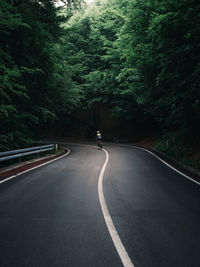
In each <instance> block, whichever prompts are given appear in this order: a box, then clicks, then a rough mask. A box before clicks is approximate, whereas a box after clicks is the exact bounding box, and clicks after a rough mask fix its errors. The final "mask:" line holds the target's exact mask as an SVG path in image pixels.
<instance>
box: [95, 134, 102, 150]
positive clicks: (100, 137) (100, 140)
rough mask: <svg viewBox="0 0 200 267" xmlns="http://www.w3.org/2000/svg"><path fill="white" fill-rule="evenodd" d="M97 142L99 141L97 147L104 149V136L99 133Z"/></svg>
mask: <svg viewBox="0 0 200 267" xmlns="http://www.w3.org/2000/svg"><path fill="white" fill-rule="evenodd" d="M96 140H97V146H98V147H100V148H102V135H101V133H100V132H99V131H97V135H96Z"/></svg>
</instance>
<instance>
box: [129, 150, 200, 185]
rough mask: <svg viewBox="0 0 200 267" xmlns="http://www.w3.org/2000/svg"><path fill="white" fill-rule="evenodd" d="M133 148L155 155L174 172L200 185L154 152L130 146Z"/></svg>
mask: <svg viewBox="0 0 200 267" xmlns="http://www.w3.org/2000/svg"><path fill="white" fill-rule="evenodd" d="M129 147H131V148H138V149H141V150H144V151H146V152H148V153H149V154H151V155H153V156H154V157H156V158H157V159H159V160H160V161H161V162H163V163H164V164H165V165H167V166H168V167H169V168H171V169H172V170H174V171H175V172H177V173H179V174H181V175H182V176H184V177H185V178H187V179H189V180H190V181H192V182H194V183H195V184H197V185H200V182H198V181H196V180H194V179H193V178H192V177H190V176H188V175H187V174H185V173H183V172H181V171H179V170H177V169H176V168H175V167H173V166H172V165H171V164H169V163H167V162H166V161H164V160H163V159H161V158H160V157H159V156H157V155H156V154H154V153H153V152H151V151H150V150H148V149H145V148H143V147H138V146H129Z"/></svg>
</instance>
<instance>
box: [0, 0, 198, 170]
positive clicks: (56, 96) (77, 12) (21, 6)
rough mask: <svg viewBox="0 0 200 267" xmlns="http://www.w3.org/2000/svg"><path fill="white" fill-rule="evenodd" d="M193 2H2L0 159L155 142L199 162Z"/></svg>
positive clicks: (173, 153) (195, 12) (171, 153)
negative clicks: (62, 140) (63, 140)
mask: <svg viewBox="0 0 200 267" xmlns="http://www.w3.org/2000/svg"><path fill="white" fill-rule="evenodd" d="M199 36H200V2H199V1H197V0H179V1H174V0H166V1H158V0H94V1H93V2H92V3H91V4H89V3H87V1H86V2H85V1H81V0H74V1H73V0H68V1H67V0H66V1H65V0H63V1H56V0H10V1H7V0H0V121H1V123H0V151H6V150H9V149H14V148H21V147H26V146H28V145H31V144H34V142H35V141H36V140H40V139H43V138H46V137H48V136H51V137H55V138H57V137H68V136H69V137H72V136H76V137H77V138H85V139H93V138H94V136H95V132H96V130H101V131H102V133H103V136H104V140H105V141H113V140H119V141H120V140H127V141H129V142H136V141H140V140H142V139H144V138H154V139H156V140H158V142H157V146H156V148H157V149H158V150H159V151H161V152H164V153H166V154H168V155H169V156H172V157H175V158H176V159H178V160H182V161H183V162H184V163H188V162H189V164H190V165H191V166H194V167H195V168H199V167H200V163H199V162H200V161H199V160H198V158H194V157H193V156H194V155H196V154H198V153H199V151H200V142H199V135H200V89H199V82H200V53H199V51H200V42H199Z"/></svg>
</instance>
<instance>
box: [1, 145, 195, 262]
mask: <svg viewBox="0 0 200 267" xmlns="http://www.w3.org/2000/svg"><path fill="white" fill-rule="evenodd" d="M68 147H70V149H71V153H70V154H69V155H67V156H66V157H64V158H62V159H59V160H57V161H54V162H53V163H50V164H48V165H45V166H42V167H40V168H38V169H35V170H32V171H30V172H28V173H25V174H22V175H20V176H18V177H16V178H14V179H12V180H9V181H7V182H5V183H3V184H1V185H0V266H1V267H4V266H12V267H18V266H19V267H24V266H34V267H45V266H48V267H51V266H52V267H53V266H58V267H68V266H77V267H79V266H87V267H90V266H91V267H93V266H105V267H107V266H108V267H112V266H114V267H115V266H116V267H117V266H123V264H122V261H121V259H120V256H119V255H118V252H117V250H116V247H115V244H114V243H113V241H112V239H111V236H110V234H109V231H108V228H107V225H106V223H105V220H104V216H103V213H102V208H101V205H100V201H99V192H98V182H99V175H100V172H101V170H102V166H103V165H104V163H105V160H106V154H105V152H104V151H100V150H97V149H96V148H95V147H93V146H86V145H75V144H74V145H73V144H71V145H68ZM105 149H106V151H107V152H108V154H109V161H108V164H107V166H106V169H105V173H104V175H103V190H104V198H105V202H106V205H107V208H108V211H109V214H110V216H111V219H112V222H113V224H114V227H115V230H116V232H117V234H118V236H119V238H120V240H121V242H122V244H123V246H124V248H125V250H126V252H127V255H128V256H129V257H130V260H131V262H132V264H133V265H134V266H136V267H151V266H153V267H154V266H155V267H162V266H170V267H179V266H181V267H184V266H185V267H190V266H191V267H199V266H200V186H199V185H197V184H195V183H193V182H191V181H190V180H187V179H186V178H185V177H183V176H182V175H180V174H178V173H177V172H175V171H174V170H172V169H170V168H169V167H167V166H166V165H165V164H163V163H162V162H161V161H159V160H158V159H157V158H155V157H154V156H152V155H151V154H149V153H148V152H145V151H142V150H140V149H138V148H131V147H126V146H122V145H111V144H109V145H106V146H105Z"/></svg>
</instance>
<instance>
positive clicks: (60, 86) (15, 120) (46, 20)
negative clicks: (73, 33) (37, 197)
mask: <svg viewBox="0 0 200 267" xmlns="http://www.w3.org/2000/svg"><path fill="white" fill-rule="evenodd" d="M74 2H75V1H74ZM68 6H69V5H68ZM62 21H63V18H62V17H61V16H58V14H57V8H56V7H55V5H54V1H52V0H49V1H47V0H41V1H33V0H26V1H23V0H18V1H11V2H8V1H6V0H0V97H1V98H0V101H1V103H0V104H1V107H0V120H1V128H0V149H1V150H5V149H8V148H13V147H18V146H25V145H27V144H29V143H30V142H31V140H32V138H36V137H37V135H38V134H40V133H41V131H42V130H43V129H44V128H46V127H47V126H49V125H51V124H53V123H54V122H55V120H56V119H58V116H59V114H60V113H62V114H65V115H67V114H68V113H69V112H71V111H72V110H73V108H74V107H75V106H76V100H74V99H73V101H71V100H70V99H71V98H72V95H73V94H74V93H73V94H71V91H72V86H71V84H70V81H69V79H68V78H66V74H65V72H63V69H65V62H64V61H60V60H59V58H61V57H62V56H61V52H60V47H59V45H60V38H61V35H62V34H63V33H62V30H61V27H60V23H61V22H62ZM66 79H67V82H66ZM65 82H66V83H65Z"/></svg>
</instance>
